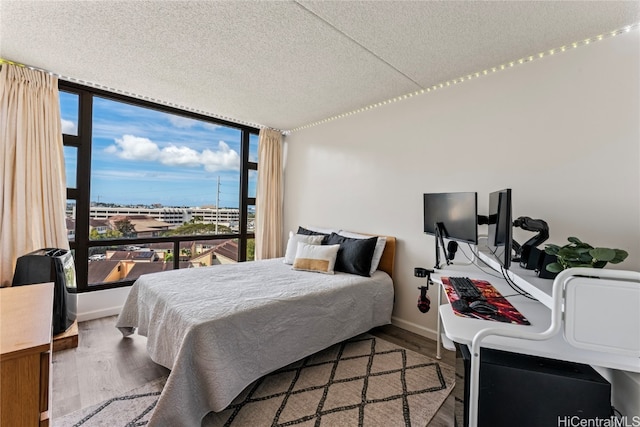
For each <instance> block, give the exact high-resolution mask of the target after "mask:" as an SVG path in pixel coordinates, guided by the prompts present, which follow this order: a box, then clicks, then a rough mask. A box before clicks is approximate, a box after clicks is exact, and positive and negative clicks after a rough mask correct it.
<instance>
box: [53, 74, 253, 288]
mask: <svg viewBox="0 0 640 427" xmlns="http://www.w3.org/2000/svg"><path fill="white" fill-rule="evenodd" d="M58 90H59V91H62V92H66V93H71V94H76V95H77V96H78V123H77V135H68V134H63V145H64V146H69V147H75V148H76V149H77V164H76V171H75V173H76V179H75V182H76V188H67V201H75V205H76V213H75V228H76V229H75V238H74V241H69V246H70V248H71V250H72V251H73V253H74V257H75V266H76V280H77V283H78V289H77V291H78V292H79V293H83V292H92V291H98V290H104V289H113V288H120V287H124V286H130V285H132V284H133V282H134V280H123V281H118V282H109V283H97V284H89V283H88V277H89V250H90V248H93V247H100V246H110V245H132V244H133V245H134V244H148V243H167V242H170V243H173V253H174V254H177V253H180V243H181V242H192V241H196V240H228V239H238V262H244V261H246V257H247V240H248V239H255V233H253V232H249V231H248V229H247V216H248V206H251V205H255V202H256V201H255V198H249V197H248V191H249V170H250V169H251V170H257V169H258V164H257V163H256V162H250V161H249V142H250V139H251V135H252V134H254V135H259V131H260V130H259V129H258V128H255V127H252V126H248V125H243V124H238V123H233V122H230V121H227V120H222V119H218V118H214V117H209V116H205V115H202V114H198V113H195V112H191V111H186V110H181V109H178V108H175V107H171V106H168V105H163V104H157V103H154V102H151V101H147V100H143V99H138V98H133V97H130V96H126V95H123V94H119V93H114V92H109V91H106V90H102V89H98V88H94V87H89V86H84V85H81V84H78V83H73V82H67V81H63V80H59V81H58ZM94 97H100V98H104V99H109V100H113V101H118V102H124V103H128V104H131V105H134V106H138V107H143V108H151V109H154V110H157V111H161V112H165V113H170V114H176V115H179V116H184V117H188V118H192V119H196V120H201V121H205V122H208V123H212V124H215V125H218V126H226V127H231V128H234V129H238V130H240V131H241V144H240V157H241V164H240V191H239V201H238V206H239V210H240V218H239V221H240V224H239V231H238V233H228V234H201V235H189V236H164V237H146V238H126V239H125V238H118V239H102V240H91V239H90V238H89V219H90V217H89V215H90V207H91V200H90V197H91V154H92V133H93V132H92V131H93V99H94ZM67 173H69V171H67ZM179 265H180V257H179V256H174V257H173V269H178V268H179Z"/></svg>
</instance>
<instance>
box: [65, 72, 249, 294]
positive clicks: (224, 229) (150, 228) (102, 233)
mask: <svg viewBox="0 0 640 427" xmlns="http://www.w3.org/2000/svg"><path fill="white" fill-rule="evenodd" d="M59 86H60V107H61V116H62V123H63V133H64V145H65V150H64V154H65V164H66V170H67V199H68V201H67V228H68V234H69V241H70V245H71V246H72V249H74V251H75V254H76V270H77V272H78V289H79V291H80V292H84V291H89V290H97V289H105V288H111V287H116V286H123V285H128V284H131V283H132V282H133V280H135V278H137V277H138V276H139V275H140V274H145V273H150V272H154V271H165V270H170V269H177V268H197V267H200V266H208V265H217V264H221V263H228V262H238V261H245V260H247V259H252V255H253V250H252V249H251V247H252V245H251V243H252V242H253V218H254V216H255V215H254V209H253V206H254V205H255V196H256V195H255V191H256V187H257V168H258V165H257V143H258V130H257V129H255V128H250V127H247V126H243V125H237V124H233V123H228V122H224V121H219V120H215V119H212V118H210V117H204V116H200V115H197V114H194V113H190V112H185V111H180V110H176V109H173V108H169V107H166V106H162V105H157V104H152V103H149V102H146V101H141V100H138V99H132V98H128V97H125V96H123V95H117V94H112V93H107V92H104V91H101V90H97V89H93V88H87V87H84V86H80V85H77V84H73V83H67V82H60V83H59ZM72 236H73V239H72Z"/></svg>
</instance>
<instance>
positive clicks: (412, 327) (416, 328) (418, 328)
mask: <svg viewBox="0 0 640 427" xmlns="http://www.w3.org/2000/svg"><path fill="white" fill-rule="evenodd" d="M391 324H392V325H394V326H397V327H399V328H402V329H405V330H407V331H409V332H413V333H414V334H418V335H421V336H423V337H426V338H430V339H432V340H434V341H436V338H437V336H438V334H437V333H436V331H434V330H433V329H429V328H425V327H424V326H422V325H418V324H416V323H413V322H408V321H406V320H403V319H399V318H397V317H391Z"/></svg>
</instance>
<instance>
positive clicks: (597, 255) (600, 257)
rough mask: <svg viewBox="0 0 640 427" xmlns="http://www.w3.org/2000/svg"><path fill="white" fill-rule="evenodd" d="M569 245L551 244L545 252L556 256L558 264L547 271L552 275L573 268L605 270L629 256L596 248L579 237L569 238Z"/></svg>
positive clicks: (552, 264)
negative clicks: (604, 268) (608, 264)
mask: <svg viewBox="0 0 640 427" xmlns="http://www.w3.org/2000/svg"><path fill="white" fill-rule="evenodd" d="M567 240H568V241H569V243H568V244H566V245H564V246H558V245H553V244H549V245H546V246H545V249H544V251H545V252H546V253H547V254H549V255H555V256H556V262H552V263H550V264H547V266H546V269H547V271H549V272H551V273H559V272H561V271H562V270H565V269H567V268H571V267H591V268H603V267H604V266H605V265H607V263H609V262H610V263H612V264H618V263H620V262H622V261H624V260H625V259H626V258H627V256H629V254H628V253H627V251H624V250H622V249H610V248H594V247H593V246H591V245H590V244H588V243H584V242H582V241H580V239H578V238H577V237H569V238H568V239H567Z"/></svg>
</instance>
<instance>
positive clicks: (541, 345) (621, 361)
mask: <svg viewBox="0 0 640 427" xmlns="http://www.w3.org/2000/svg"><path fill="white" fill-rule="evenodd" d="M484 270H487V271H489V270H490V269H489V268H488V267H485V268H484ZM509 274H510V277H512V278H514V279H515V280H514V281H515V282H516V283H517V284H518V285H519V286H520V287H522V288H526V290H527V291H529V292H530V293H532V294H536V295H538V296H540V298H541V299H542V300H543V301H545V303H544V304H543V303H541V302H539V301H534V300H531V299H528V298H526V297H523V296H513V297H508V298H507V300H509V302H510V303H511V304H512V305H513V306H514V307H515V308H516V309H517V310H518V311H520V313H522V314H523V315H524V316H525V317H526V318H527V319H528V320H529V322H530V323H531V325H513V324H509V323H502V322H493V321H488V320H480V319H471V318H466V317H461V316H458V315H456V314H455V313H454V312H453V310H452V309H451V307H450V305H449V304H442V305H440V306H439V307H438V311H439V313H440V319H441V322H442V327H443V329H444V330H443V331H442V332H444V334H445V335H446V338H448V339H450V340H451V341H453V342H457V343H460V344H467V345H471V342H472V340H473V337H474V336H475V335H476V334H477V333H478V332H479V331H481V330H483V329H486V328H488V327H491V328H498V329H503V330H505V331H506V330H508V331H512V332H517V331H519V330H520V331H524V332H543V331H545V330H546V329H547V328H549V325H550V324H551V309H550V306H551V301H552V298H551V287H552V285H553V280H551V279H540V278H538V277H537V276H535V272H534V271H532V270H524V269H522V268H520V267H519V266H513V265H512V268H511V270H510V273H509ZM495 275H500V273H499V272H497V271H490V273H489V274H488V273H484V272H482V270H480V269H479V268H478V267H476V266H474V265H468V266H456V265H450V266H446V267H445V268H443V269H440V270H438V271H436V273H435V274H434V276H433V279H434V281H435V282H437V283H439V284H440V289H439V294H440V291H441V288H442V286H441V284H442V282H441V280H440V277H443V276H444V277H447V276H466V277H469V278H471V279H479V280H486V281H488V282H489V283H491V284H492V285H493V286H494V287H495V288H496V289H497V290H498V291H499V292H500V293H501V294H502V295H505V296H506V295H512V294H515V291H514V290H513V289H511V288H510V287H509V285H508V284H507V283H506V281H505V280H504V279H503V278H498V277H495ZM532 279H533V280H532ZM438 301H439V302H441V299H440V297H439V299H438ZM547 304H549V305H547ZM438 332H439V333H440V331H438ZM482 346H483V347H488V348H494V349H497V350H505V351H511V352H514V353H521V354H529V355H533V356H542V357H548V358H551V359H558V360H565V361H571V362H578V363H586V364H588V365H592V366H601V367H605V368H613V369H621V370H624V371H632V372H640V359H638V358H636V357H629V356H621V355H616V354H610V353H603V352H599V351H588V350H584V349H579V348H575V347H573V346H571V345H570V344H569V343H568V342H567V341H566V340H565V339H564V336H563V334H562V333H558V334H557V335H555V336H554V337H552V338H550V339H548V340H544V341H531V340H525V339H517V338H510V337H498V336H490V337H487V338H486V339H484V340H483V345H482Z"/></svg>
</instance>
